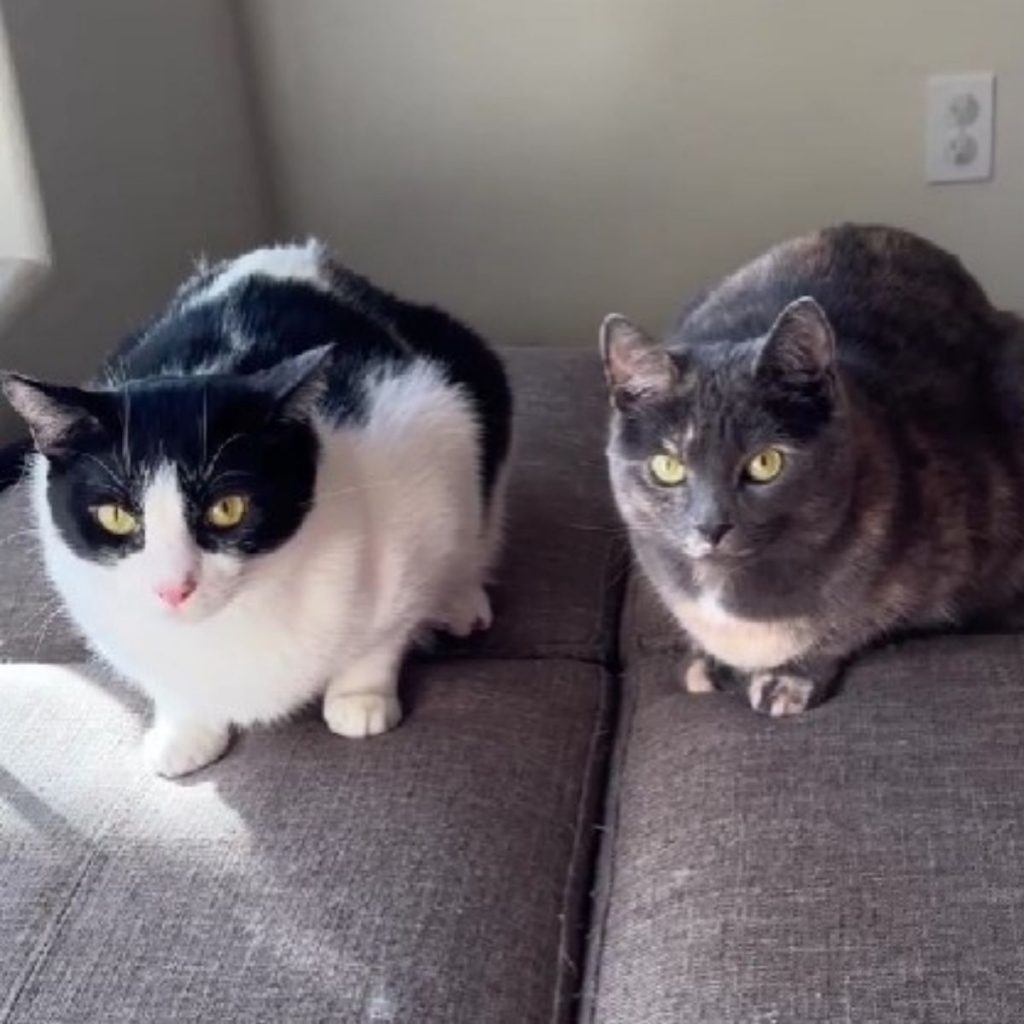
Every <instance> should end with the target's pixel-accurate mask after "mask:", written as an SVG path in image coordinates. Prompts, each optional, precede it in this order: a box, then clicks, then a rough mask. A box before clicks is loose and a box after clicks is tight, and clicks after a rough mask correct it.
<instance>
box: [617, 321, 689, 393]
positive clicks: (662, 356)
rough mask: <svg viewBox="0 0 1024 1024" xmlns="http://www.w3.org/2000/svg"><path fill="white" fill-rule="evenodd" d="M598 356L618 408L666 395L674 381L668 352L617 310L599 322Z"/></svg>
mask: <svg viewBox="0 0 1024 1024" xmlns="http://www.w3.org/2000/svg"><path fill="white" fill-rule="evenodd" d="M601 359H602V360H603V361H604V376H605V380H606V382H607V384H608V393H609V396H610V398H611V401H612V404H613V405H615V406H618V407H619V408H623V407H624V406H626V405H628V404H630V403H631V402H635V401H637V400H641V399H643V398H655V397H657V396H658V395H663V394H667V393H668V391H669V390H670V389H671V387H672V385H673V384H674V383H675V380H676V367H675V363H674V362H673V361H672V357H671V356H670V355H669V354H668V352H667V351H666V350H665V349H664V348H663V347H662V346H661V345H660V344H659V343H658V342H657V341H655V340H654V339H653V338H651V337H650V336H649V335H648V334H646V333H644V331H642V330H641V329H640V328H639V327H637V326H636V325H635V324H633V323H632V322H631V321H629V320H627V319H626V317H624V316H622V315H621V314H619V313H611V314H609V315H608V316H606V317H605V318H604V321H603V322H602V324H601Z"/></svg>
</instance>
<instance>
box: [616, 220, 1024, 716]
mask: <svg viewBox="0 0 1024 1024" xmlns="http://www.w3.org/2000/svg"><path fill="white" fill-rule="evenodd" d="M805 296H810V297H811V298H812V299H814V300H816V305H815V303H813V302H810V303H807V302H805V303H796V305H795V306H790V304H791V303H794V302H795V301H796V300H799V299H801V298H802V297H805ZM787 307H789V310H788V311H787V313H786V315H785V316H782V317H781V318H780V314H782V313H783V311H784V310H787ZM822 311H823V312H822ZM829 327H830V328H831V330H830V329H829ZM604 354H605V362H606V371H607V375H608V378H609V385H610V388H611V393H612V399H613V406H614V412H613V416H612V428H611V440H610V443H609V464H610V470H611V476H612V482H613V486H614V489H615V493H616V496H617V499H618V502H619V507H620V509H621V511H622V514H623V516H624V518H625V520H626V522H627V524H628V525H629V526H630V530H631V535H632V538H633V543H634V547H635V550H636V553H637V555H638V556H639V560H640V562H641V564H642V565H643V567H644V568H645V570H646V571H647V573H648V575H649V576H650V578H651V580H652V581H653V583H654V585H655V587H656V588H657V590H658V591H659V593H660V595H661V597H662V598H663V600H664V601H665V603H666V605H667V606H668V607H669V608H670V609H671V610H672V611H673V612H674V613H675V615H676V617H677V618H678V619H679V621H680V623H681V624H682V625H683V627H684V628H685V629H686V630H687V632H688V633H689V634H690V637H691V639H692V640H693V641H694V644H693V646H694V648H695V650H696V651H697V653H698V660H697V661H696V662H694V663H691V664H690V665H689V666H688V667H687V671H686V677H687V681H688V685H689V687H690V688H691V689H695V690H699V689H706V688H708V687H709V685H710V684H718V685H721V684H723V683H729V682H739V683H741V684H742V685H744V686H745V688H746V690H747V692H748V695H749V697H750V700H751V703H752V704H753V705H754V706H755V707H757V708H758V709H759V710H763V711H767V712H769V713H772V714H786V713H792V712H794V711H800V710H803V709H804V708H805V707H807V706H810V705H811V704H814V703H817V702H818V701H820V700H821V699H823V698H824V697H825V696H827V695H828V693H829V691H830V689H831V687H832V686H833V684H834V682H835V680H836V679H837V677H838V675H839V672H840V669H841V667H842V666H843V664H844V663H845V662H846V661H847V659H849V657H850V656H851V655H853V654H855V653H856V652H857V651H859V650H861V649H862V648H864V647H865V646H867V645H869V644H871V643H873V642H875V641H877V640H879V639H880V638H883V637H885V636H888V635H892V634H895V633H898V632H901V631H906V630H919V629H931V628H937V627H952V626H958V625H962V624H965V623H967V622H969V621H970V620H972V619H974V618H976V617H978V616H980V615H984V614H985V613H988V612H991V611H993V610H996V609H999V608H1000V607H1002V606H1005V605H1007V604H1008V603H1009V602H1010V601H1011V600H1012V599H1013V598H1014V597H1015V596H1016V595H1018V594H1019V593H1021V591H1022V590H1024V331H1022V327H1021V322H1020V321H1019V320H1018V319H1017V318H1016V317H1013V316H1011V315H1009V314H1006V313H1003V312H1000V311H998V310H996V309H995V308H993V306H992V305H991V304H990V303H989V301H988V299H987V298H986V296H985V294H984V292H983V291H982V289H981V288H980V286H979V285H978V284H977V283H976V282H975V280H974V279H973V278H972V277H971V276H970V275H969V274H968V273H967V272H966V271H965V270H964V268H963V267H962V265H961V264H960V262H959V261H958V260H957V259H956V258H955V257H953V256H951V255H950V254H948V253H946V252H944V251H943V250H941V249H939V248H938V247H936V246H935V245H932V244H931V243H929V242H927V241H925V240H923V239H921V238H918V237H916V236H914V235H911V234H909V233H907V232H904V231H899V230H896V229H892V228H885V227H865V226H855V225H843V226H840V227H836V228H830V229H826V230H823V231H820V232H818V233H815V234H812V235H808V236H806V237H803V238H798V239H795V240H793V241H789V242H786V243H783V244H782V245H780V246H777V247H776V248H774V249H772V250H771V251H769V252H768V253H766V254H765V255H764V256H762V257H760V258H759V259H757V260H755V261H754V262H752V263H750V264H748V265H747V266H745V267H743V268H742V269H740V270H739V271H737V272H736V273H735V274H733V275H732V276H730V277H728V278H726V279H725V280H724V281H723V282H721V283H720V284H719V285H717V286H716V287H714V288H712V289H711V290H710V291H708V292H707V293H705V294H704V295H702V296H700V297H699V298H698V299H696V300H695V301H694V302H692V303H690V304H689V306H688V307H687V308H686V310H684V312H683V314H682V316H681V318H680V319H679V321H678V323H677V324H676V326H675V327H674V329H673V330H672V331H671V333H670V335H669V337H668V338H667V340H666V341H665V342H664V343H662V344H659V343H656V342H654V341H651V340H650V339H648V338H646V337H645V336H644V335H643V334H642V333H641V332H639V331H638V329H636V328H634V327H633V326H632V325H630V324H629V323H628V321H625V320H623V319H622V318H610V320H609V321H606V327H605V334H604ZM768 443H778V444H781V445H782V446H783V447H785V448H786V450H787V451H788V452H789V453H790V457H789V458H788V459H787V469H786V473H785V474H784V475H783V477H781V478H780V479H779V481H778V483H777V484H773V485H772V487H771V488H769V489H761V490H760V491H758V490H757V489H751V488H750V487H749V486H746V485H744V484H743V483H742V482H741V481H740V479H739V478H738V477H737V476H736V473H735V470H734V468H733V467H734V466H735V465H738V464H740V461H741V460H742V458H743V457H744V456H745V455H747V454H748V453H749V452H750V451H751V450H755V449H756V448H757V447H758V446H760V445H762V444H768ZM665 445H671V446H675V447H676V448H678V449H679V450H681V451H683V454H684V456H685V458H686V461H687V462H688V463H689V464H690V465H691V466H692V476H693V480H694V486H695V487H696V486H697V485H698V484H700V485H701V486H702V487H704V491H703V492H702V493H703V495H704V496H703V498H702V499H701V500H702V502H703V503H704V504H703V506H702V508H704V510H705V513H706V506H707V505H708V503H710V505H711V507H713V509H714V513H715V514H716V515H717V516H719V517H721V518H722V519H723V521H728V523H729V524H730V526H731V527H732V530H731V531H730V535H729V537H728V538H727V543H724V544H723V546H722V550H721V551H716V552H713V553H712V555H711V556H710V557H707V558H698V559H695V558H692V557H689V556H688V555H687V553H686V552H685V551H684V550H683V544H682V538H683V536H684V535H685V533H686V531H687V530H689V529H690V528H691V527H692V525H693V524H692V522H691V520H692V519H693V516H694V515H695V514H696V513H695V512H693V507H694V506H695V503H696V501H697V498H696V494H695V495H691V496H687V494H686V491H687V487H686V486H684V487H681V488H676V489H674V490H672V491H671V492H669V491H666V489H665V488H659V487H658V486H657V484H656V483H655V482H654V481H652V480H651V478H650V475H649V472H648V470H647V460H648V459H649V457H650V456H651V455H652V454H654V453H655V452H657V451H659V450H662V449H663V447H664V446H665ZM701 481H703V483H701ZM729 544H731V548H730V547H729Z"/></svg>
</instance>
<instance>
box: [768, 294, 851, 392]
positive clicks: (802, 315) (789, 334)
mask: <svg viewBox="0 0 1024 1024" xmlns="http://www.w3.org/2000/svg"><path fill="white" fill-rule="evenodd" d="M835 359H836V338H835V334H834V333H833V331H832V325H831V324H830V323H829V320H828V315H827V314H826V313H825V310H823V309H822V308H821V306H819V305H818V303H817V302H815V300H814V299H812V298H811V297H810V296H809V295H805V296H803V298H800V299H796V300H795V301H794V302H791V303H790V304H789V305H788V306H786V308H785V309H784V310H783V311H782V312H781V313H780V314H779V315H778V317H777V319H776V320H775V323H774V324H773V325H772V329H771V330H770V331H769V332H768V335H767V337H766V338H765V339H764V341H763V342H762V343H761V350H760V352H758V354H757V372H758V374H761V375H770V376H772V377H775V378H777V379H783V380H793V381H794V382H796V383H799V382H801V381H804V380H809V379H814V378H820V377H826V376H828V375H829V374H831V372H832V369H833V366H834V364H835Z"/></svg>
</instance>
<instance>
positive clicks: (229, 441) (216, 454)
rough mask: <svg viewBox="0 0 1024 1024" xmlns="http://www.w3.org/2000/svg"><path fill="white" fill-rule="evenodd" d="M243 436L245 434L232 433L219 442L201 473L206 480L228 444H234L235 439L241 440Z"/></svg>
mask: <svg viewBox="0 0 1024 1024" xmlns="http://www.w3.org/2000/svg"><path fill="white" fill-rule="evenodd" d="M244 436H245V435H244V434H242V433H241V432H239V433H236V434H232V435H231V436H230V437H229V438H228V439H227V440H226V441H223V442H222V443H221V445H220V446H219V447H218V448H217V451H216V452H214V454H213V458H212V459H210V461H209V462H208V463H207V465H206V469H205V472H204V474H203V475H204V478H205V479H207V480H208V479H209V478H210V476H211V475H212V473H213V471H214V469H215V468H216V466H217V462H218V461H219V460H220V457H221V456H222V455H223V454H224V452H225V451H226V450H227V448H228V446H229V445H232V444H234V443H235V442H236V441H241V440H242V438H243V437H244Z"/></svg>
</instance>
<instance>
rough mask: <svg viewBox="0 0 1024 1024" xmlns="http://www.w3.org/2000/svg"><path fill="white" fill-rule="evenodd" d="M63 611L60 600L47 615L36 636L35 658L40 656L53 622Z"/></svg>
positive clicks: (33, 656) (33, 651)
mask: <svg viewBox="0 0 1024 1024" xmlns="http://www.w3.org/2000/svg"><path fill="white" fill-rule="evenodd" d="M63 611H64V608H63V606H62V605H61V603H60V601H57V607H56V608H54V609H53V611H51V612H50V614H49V615H48V616H47V617H46V620H45V621H44V622H43V625H42V626H41V628H40V630H39V633H38V635H37V636H36V642H35V646H34V647H33V648H32V659H33V660H35V659H36V658H38V657H39V652H40V651H41V650H42V649H43V641H44V640H45V639H46V634H47V633H48V632H49V630H50V626H51V625H52V624H53V621H54V619H56V618H57V616H58V615H60V614H62V613H63Z"/></svg>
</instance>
